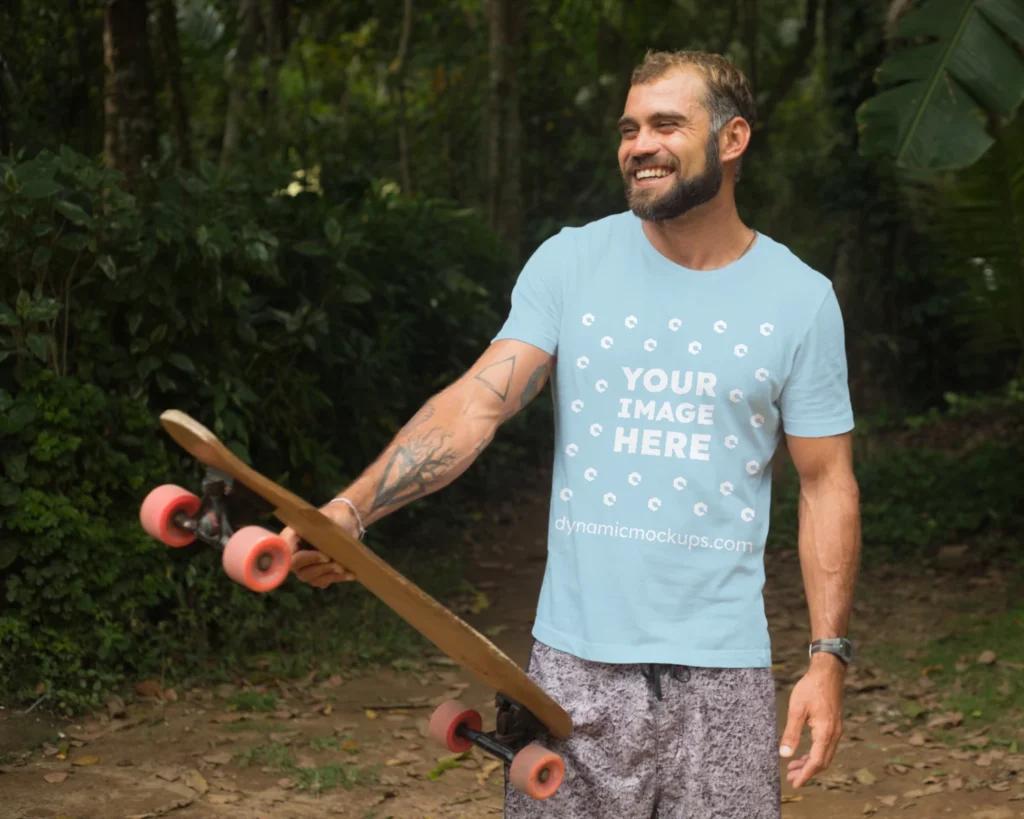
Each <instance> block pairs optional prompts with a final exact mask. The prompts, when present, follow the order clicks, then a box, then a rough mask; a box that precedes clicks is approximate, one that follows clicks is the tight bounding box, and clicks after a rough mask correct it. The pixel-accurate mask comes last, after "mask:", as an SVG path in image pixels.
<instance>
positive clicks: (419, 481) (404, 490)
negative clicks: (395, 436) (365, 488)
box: [370, 427, 458, 512]
mask: <svg viewBox="0 0 1024 819" xmlns="http://www.w3.org/2000/svg"><path fill="white" fill-rule="evenodd" d="M451 438H452V433H450V432H445V431H444V430H442V429H441V428H440V427H433V428H431V429H430V430H429V431H427V432H425V433H423V434H420V435H415V436H409V437H407V438H405V439H404V440H402V441H400V442H399V443H398V444H397V446H396V447H395V449H394V452H392V453H391V457H390V458H389V459H388V462H387V465H386V466H385V467H384V474H383V475H381V478H380V483H378V485H377V494H376V496H375V497H374V499H373V505H372V506H371V507H370V511H371V512H373V511H376V510H377V509H380V508H382V507H386V506H401V505H403V504H405V503H408V502H409V501H412V500H415V499H416V498H419V497H422V496H423V495H426V494H427V493H428V492H429V491H430V484H431V483H433V482H435V481H437V480H438V479H440V478H442V477H443V476H444V474H445V473H446V472H448V471H449V470H450V469H451V468H452V466H454V465H455V464H456V462H457V461H458V455H457V453H456V452H455V450H454V449H453V448H452V447H451V446H449V441H450V439H451Z"/></svg>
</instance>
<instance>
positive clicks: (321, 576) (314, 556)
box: [281, 503, 359, 589]
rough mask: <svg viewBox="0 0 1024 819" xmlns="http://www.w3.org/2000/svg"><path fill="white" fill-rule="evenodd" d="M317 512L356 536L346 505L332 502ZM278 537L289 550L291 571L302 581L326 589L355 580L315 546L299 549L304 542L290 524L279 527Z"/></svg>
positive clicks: (352, 516)
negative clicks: (333, 584) (282, 527)
mask: <svg viewBox="0 0 1024 819" xmlns="http://www.w3.org/2000/svg"><path fill="white" fill-rule="evenodd" d="M320 512H321V513H323V514H324V515H325V516H327V517H329V518H330V519H331V520H333V521H334V522H335V523H337V524H339V525H340V526H341V527H342V528H343V529H344V530H345V531H346V532H348V533H349V534H350V535H352V537H354V538H357V539H358V537H359V526H358V524H357V523H356V519H355V516H354V515H353V514H352V510H351V509H349V508H348V506H346V505H345V504H343V503H332V504H328V505H327V506H322V507H321V508H320ZM281 538H282V539H283V540H284V542H285V543H287V544H288V548H289V549H290V550H291V553H292V571H293V572H295V576H296V577H297V578H299V580H301V581H302V582H303V583H308V584H309V585H310V586H313V587H314V588H317V589H326V588H327V587H328V586H330V585H331V584H332V583H345V582H347V581H349V580H355V579H356V576H355V575H354V574H352V572H350V571H349V570H348V569H346V568H345V567H344V566H342V565H341V564H340V563H338V562H337V561H336V560H331V558H329V557H328V556H327V555H325V554H324V553H323V552H320V551H317V550H316V548H312V549H302V548H301V546H302V545H303V544H304V543H305V541H303V540H302V538H301V537H299V533H298V532H296V531H295V530H294V529H292V528H291V527H290V526H288V527H287V528H285V529H282V530H281ZM309 545H312V544H309Z"/></svg>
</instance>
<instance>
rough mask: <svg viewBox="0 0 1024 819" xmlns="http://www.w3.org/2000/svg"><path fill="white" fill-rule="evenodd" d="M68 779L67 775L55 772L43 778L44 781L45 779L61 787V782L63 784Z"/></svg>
mask: <svg viewBox="0 0 1024 819" xmlns="http://www.w3.org/2000/svg"><path fill="white" fill-rule="evenodd" d="M67 778H68V775H67V774H66V773H61V772H60V771H53V772H51V773H48V774H46V775H45V776H44V777H43V779H45V780H46V781H47V782H49V783H50V784H51V785H59V784H60V783H61V782H63V781H64V780H65V779H67Z"/></svg>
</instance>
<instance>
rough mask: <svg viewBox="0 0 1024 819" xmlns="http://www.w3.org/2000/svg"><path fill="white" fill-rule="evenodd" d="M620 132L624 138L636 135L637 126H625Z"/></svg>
mask: <svg viewBox="0 0 1024 819" xmlns="http://www.w3.org/2000/svg"><path fill="white" fill-rule="evenodd" d="M620 133H621V134H622V136H623V137H624V138H629V137H631V136H636V128H623V129H622V131H620Z"/></svg>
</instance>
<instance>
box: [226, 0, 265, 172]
mask: <svg viewBox="0 0 1024 819" xmlns="http://www.w3.org/2000/svg"><path fill="white" fill-rule="evenodd" d="M238 18H239V20H240V22H241V32H240V33H239V35H238V48H237V49H236V50H235V63H234V65H233V66H232V68H231V79H230V82H229V86H230V87H229V89H228V110H227V115H226V116H225V119H224V141H223V143H222V146H221V153H220V167H221V169H222V170H223V169H224V168H227V167H229V166H230V165H231V161H232V159H233V157H234V154H235V152H236V151H237V150H238V146H239V144H240V142H241V139H242V119H243V117H244V116H245V105H246V101H247V100H248V98H249V69H250V67H251V65H252V58H253V55H254V54H255V52H256V37H257V35H258V34H259V24H260V19H259V5H258V2H257V0H241V2H240V4H239V6H238Z"/></svg>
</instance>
